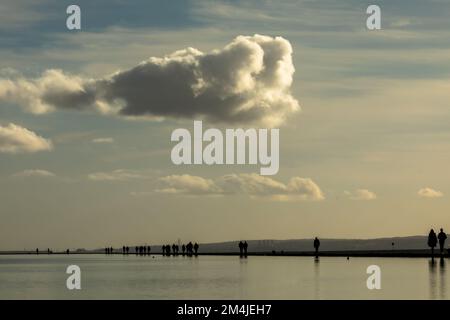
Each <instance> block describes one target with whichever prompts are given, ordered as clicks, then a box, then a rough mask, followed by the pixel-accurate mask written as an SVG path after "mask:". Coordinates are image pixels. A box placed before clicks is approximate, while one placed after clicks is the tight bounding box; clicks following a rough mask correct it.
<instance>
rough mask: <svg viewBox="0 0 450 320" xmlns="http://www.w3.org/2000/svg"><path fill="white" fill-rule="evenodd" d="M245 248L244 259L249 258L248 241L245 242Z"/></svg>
mask: <svg viewBox="0 0 450 320" xmlns="http://www.w3.org/2000/svg"><path fill="white" fill-rule="evenodd" d="M243 248H244V257H246V258H247V248H248V243H247V241H244V245H243Z"/></svg>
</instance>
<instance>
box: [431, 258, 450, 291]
mask: <svg viewBox="0 0 450 320" xmlns="http://www.w3.org/2000/svg"><path fill="white" fill-rule="evenodd" d="M445 265H446V262H445V259H444V258H442V257H441V258H440V259H439V262H436V260H434V259H433V260H430V261H428V280H429V289H430V299H433V300H435V299H446V297H447V295H446V286H445V279H446V278H445V271H446V266H445ZM437 269H439V273H438V272H437Z"/></svg>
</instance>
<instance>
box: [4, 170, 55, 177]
mask: <svg viewBox="0 0 450 320" xmlns="http://www.w3.org/2000/svg"><path fill="white" fill-rule="evenodd" d="M12 176H13V177H19V178H28V177H43V178H48V177H55V176H56V175H55V174H54V173H53V172H50V171H47V170H42V169H27V170H23V171H20V172H17V173H15V174H13V175H12Z"/></svg>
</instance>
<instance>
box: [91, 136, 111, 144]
mask: <svg viewBox="0 0 450 320" xmlns="http://www.w3.org/2000/svg"><path fill="white" fill-rule="evenodd" d="M92 143H114V139H113V138H111V137H108V138H95V139H92Z"/></svg>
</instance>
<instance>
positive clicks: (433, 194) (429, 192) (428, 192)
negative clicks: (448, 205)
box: [417, 187, 444, 198]
mask: <svg viewBox="0 0 450 320" xmlns="http://www.w3.org/2000/svg"><path fill="white" fill-rule="evenodd" d="M417 195H418V196H419V197H421V198H440V197H442V196H444V194H443V193H442V192H441V191H438V190H435V189H432V188H429V187H426V188H421V189H420V190H419V191H418V192H417Z"/></svg>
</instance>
